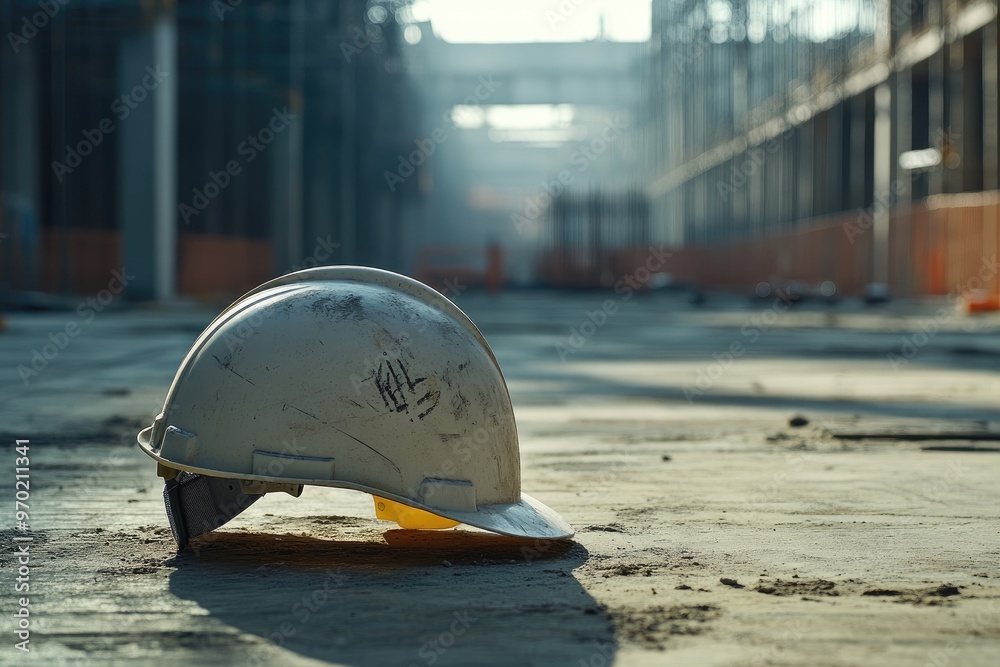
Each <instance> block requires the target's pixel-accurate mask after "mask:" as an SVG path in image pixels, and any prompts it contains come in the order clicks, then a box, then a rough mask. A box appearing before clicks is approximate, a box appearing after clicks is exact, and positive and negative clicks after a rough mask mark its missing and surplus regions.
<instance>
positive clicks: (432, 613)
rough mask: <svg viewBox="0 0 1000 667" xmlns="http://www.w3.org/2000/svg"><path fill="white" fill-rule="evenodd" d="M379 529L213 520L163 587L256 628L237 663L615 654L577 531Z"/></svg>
mask: <svg viewBox="0 0 1000 667" xmlns="http://www.w3.org/2000/svg"><path fill="white" fill-rule="evenodd" d="M383 537H384V542H376V541H364V542H362V541H333V540H323V539H317V538H312V537H304V536H296V535H264V534H244V533H224V532H218V533H213V534H211V539H208V540H205V539H202V538H199V539H197V540H195V542H194V543H193V545H192V546H193V547H194V549H192V550H189V551H185V552H182V553H180V554H178V556H177V557H176V558H175V559H174V560H173V562H172V563H171V564H172V565H174V566H175V567H176V570H175V571H174V572H173V573H172V574H171V575H170V591H171V592H172V593H173V594H174V595H176V596H177V597H179V598H182V599H186V600H190V601H193V602H195V603H196V604H198V605H199V606H200V607H202V608H203V609H205V610H206V611H207V612H208V613H209V614H210V615H211V616H212V617H214V618H215V619H217V620H219V621H222V622H223V623H225V624H227V625H229V626H231V627H233V628H234V629H236V630H238V631H239V632H240V633H241V634H243V635H250V636H251V637H246V641H241V642H240V643H238V644H237V645H236V646H235V647H233V648H232V650H231V659H232V663H231V664H233V665H246V666H248V667H256V666H257V665H270V664H280V662H281V660H282V654H283V652H284V651H292V652H294V653H297V654H300V655H302V656H306V657H309V658H313V659H317V660H321V661H326V662H330V663H336V664H344V665H353V666H357V667H368V666H371V667H375V666H379V667H381V666H382V665H418V666H419V665H472V664H476V665H479V664H502V665H512V664H546V665H572V666H573V667H576V666H578V665H580V664H587V665H598V664H600V665H609V664H611V663H612V662H613V658H614V654H615V653H616V651H617V642H616V640H615V636H614V630H613V628H612V625H611V622H610V619H609V617H608V615H607V614H606V613H605V612H604V611H603V609H602V608H601V606H600V605H599V604H598V603H597V602H596V601H595V600H594V599H593V598H592V597H591V596H590V595H589V594H588V593H587V592H586V591H585V590H584V589H583V587H582V586H581V585H580V583H579V582H578V581H577V580H576V578H575V577H573V575H572V570H573V569H574V568H576V567H578V566H580V565H581V564H583V563H584V562H585V561H586V560H587V557H588V553H587V551H586V549H584V548H583V546H581V545H580V544H578V543H576V542H572V541H557V542H552V541H548V542H546V541H540V540H524V539H516V538H509V537H500V536H495V535H490V534H486V533H472V532H464V531H442V532H437V531H408V530H390V531H388V532H386V533H384V535H383ZM286 657H287V656H286ZM581 661H582V663H581Z"/></svg>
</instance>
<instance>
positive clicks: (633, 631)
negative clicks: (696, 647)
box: [611, 604, 722, 650]
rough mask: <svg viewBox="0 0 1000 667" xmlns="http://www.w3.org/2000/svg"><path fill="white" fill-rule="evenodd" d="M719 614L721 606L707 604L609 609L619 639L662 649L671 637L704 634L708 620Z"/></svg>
mask: <svg viewBox="0 0 1000 667" xmlns="http://www.w3.org/2000/svg"><path fill="white" fill-rule="evenodd" d="M721 615H722V610H721V609H719V608H718V607H716V606H714V605H709V604H699V605H678V606H674V607H660V606H658V607H650V608H648V609H643V610H639V609H634V608H630V607H624V608H621V609H618V610H615V611H612V612H611V621H612V623H613V624H614V626H615V630H616V634H617V635H618V636H619V638H620V639H621V640H624V641H632V642H636V643H639V644H644V645H645V646H646V647H654V648H657V649H660V650H663V649H664V648H665V646H664V644H665V643H666V641H667V640H668V639H669V638H670V637H671V636H677V635H700V634H703V633H705V632H707V631H709V630H710V629H711V626H710V625H709V621H713V620H715V619H717V618H719V617H720V616H721Z"/></svg>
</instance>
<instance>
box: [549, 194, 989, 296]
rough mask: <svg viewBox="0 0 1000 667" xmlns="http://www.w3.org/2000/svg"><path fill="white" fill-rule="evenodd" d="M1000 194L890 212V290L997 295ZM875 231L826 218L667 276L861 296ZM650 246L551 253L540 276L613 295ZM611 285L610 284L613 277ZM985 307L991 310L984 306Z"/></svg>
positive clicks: (681, 265) (858, 217)
mask: <svg viewBox="0 0 1000 667" xmlns="http://www.w3.org/2000/svg"><path fill="white" fill-rule="evenodd" d="M998 216H1000V192H983V193H967V194H953V195H936V196H932V197H929V198H927V199H925V200H923V201H920V202H917V203H915V204H913V205H912V206H909V207H907V208H905V209H904V208H897V209H894V210H892V211H891V212H890V216H889V238H888V283H889V288H890V290H891V291H892V293H893V294H894V295H897V296H919V295H945V294H962V295H965V294H968V293H970V292H971V291H974V290H984V291H985V293H986V294H987V295H989V299H987V300H983V303H984V304H986V303H990V302H991V301H990V300H992V299H995V298H997V297H998V296H1000V290H998V276H997V273H998V271H1000V268H998V266H997V264H996V259H997V256H998V254H1000V252H998V251H1000V232H998V229H997V227H998V224H1000V217H998ZM873 237H874V233H873V231H872V220H871V216H870V214H869V213H868V212H864V211H862V212H858V211H855V212H849V213H842V214H837V215H833V216H827V217H824V218H819V219H815V220H811V221H807V222H803V223H801V224H799V225H798V226H796V227H794V228H792V229H789V230H785V231H781V232H774V233H771V234H768V235H765V236H760V237H756V238H752V239H743V240H734V241H728V242H723V243H716V244H711V245H703V246H688V247H683V248H673V249H672V252H673V254H672V256H671V257H670V258H669V259H667V260H666V261H665V263H664V267H663V271H665V272H667V273H669V274H670V275H671V276H672V277H673V279H674V280H675V281H678V282H690V283H695V284H697V285H699V286H700V287H702V288H707V289H724V290H732V291H739V292H750V291H752V290H753V288H754V286H755V285H756V284H757V283H759V282H762V281H765V282H770V283H772V284H780V283H783V282H787V281H792V280H795V281H799V282H801V283H805V284H807V285H819V284H821V283H822V282H823V281H827V280H831V281H833V282H834V283H836V285H837V289H838V292H839V293H840V294H842V295H843V294H853V295H858V294H861V293H862V292H863V290H864V287H865V285H867V284H868V283H870V282H873V271H872V252H873V247H874V244H873V241H874V238H873ZM649 254H650V250H649V249H648V248H617V249H608V250H604V251H602V253H601V256H600V257H598V258H597V259H596V260H595V259H594V258H593V257H592V256H589V255H586V253H583V252H582V251H581V252H577V251H575V250H574V249H567V248H553V249H550V250H547V251H545V253H543V257H542V260H541V262H540V263H539V276H540V278H541V280H542V281H543V282H545V283H547V284H550V285H554V286H562V287H602V286H603V287H608V286H610V285H611V284H614V282H615V281H616V280H618V279H621V278H623V277H625V276H628V275H630V274H632V273H633V272H634V271H635V269H636V268H637V267H639V266H640V265H642V264H643V262H645V260H646V258H647V257H648V256H649ZM609 273H610V274H611V275H610V278H609V275H608V274H609ZM984 307H985V306H984Z"/></svg>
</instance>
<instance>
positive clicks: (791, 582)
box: [753, 579, 840, 596]
mask: <svg viewBox="0 0 1000 667" xmlns="http://www.w3.org/2000/svg"><path fill="white" fill-rule="evenodd" d="M753 590H755V591H757V592H758V593H763V594H765V595H777V596H788V595H825V596H837V595H840V592H839V591H838V590H837V584H835V583H834V582H832V581H827V580H826V579H788V580H786V579H775V580H774V581H764V580H763V579H762V580H761V581H760V583H758V584H757V586H756V587H755V588H754V589H753Z"/></svg>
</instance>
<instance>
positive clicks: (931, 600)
mask: <svg viewBox="0 0 1000 667" xmlns="http://www.w3.org/2000/svg"><path fill="white" fill-rule="evenodd" d="M962 588H965V586H955V585H953V584H941V585H939V586H931V587H929V588H913V589H903V588H899V589H897V588H872V589H868V590H866V591H863V592H862V593H861V595H862V596H864V597H872V598H886V599H888V600H891V601H892V602H903V603H908V604H917V605H929V606H935V605H941V604H947V603H949V602H951V601H952V599H959V598H958V597H957V596H960V595H961V594H962V591H961V590H959V589H962Z"/></svg>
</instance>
